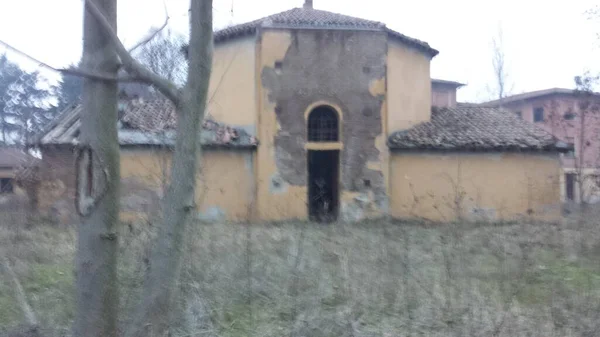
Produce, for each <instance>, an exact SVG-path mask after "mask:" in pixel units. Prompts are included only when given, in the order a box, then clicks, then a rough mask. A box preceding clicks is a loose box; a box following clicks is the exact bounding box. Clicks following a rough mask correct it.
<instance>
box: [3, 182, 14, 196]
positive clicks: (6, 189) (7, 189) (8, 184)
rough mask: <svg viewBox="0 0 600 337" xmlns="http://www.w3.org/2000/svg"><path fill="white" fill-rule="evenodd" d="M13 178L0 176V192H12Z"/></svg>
mask: <svg viewBox="0 0 600 337" xmlns="http://www.w3.org/2000/svg"><path fill="white" fill-rule="evenodd" d="M13 191H14V187H13V180H12V179H10V178H2V179H0V194H10V193H13Z"/></svg>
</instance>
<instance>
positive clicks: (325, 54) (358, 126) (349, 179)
mask: <svg viewBox="0 0 600 337" xmlns="http://www.w3.org/2000/svg"><path fill="white" fill-rule="evenodd" d="M386 60H387V36H386V34H385V33H382V32H358V31H334V30H314V31H307V30H304V31H303V30H300V31H292V43H291V44H290V47H289V48H288V50H287V52H286V54H285V57H284V59H283V60H281V63H279V62H278V63H279V64H278V67H277V69H275V68H273V67H265V68H263V70H262V74H261V78H262V84H263V86H264V87H265V88H266V89H267V90H268V91H269V100H270V102H271V103H274V104H275V105H276V109H275V113H276V116H277V122H278V124H279V125H280V128H279V131H278V132H277V133H276V135H275V139H274V144H275V162H276V166H277V169H278V173H279V176H280V177H281V179H283V180H284V181H285V182H286V183H288V184H290V185H293V186H306V185H307V159H306V158H307V157H306V151H305V149H304V145H305V143H306V141H307V139H306V123H305V116H304V113H305V110H306V109H307V108H308V107H309V106H310V105H311V104H313V103H314V102H317V101H327V102H331V103H332V104H335V105H337V106H339V107H340V108H341V109H342V114H343V118H342V119H343V121H342V125H341V132H342V141H343V144H344V148H343V150H342V152H341V156H340V160H341V163H340V164H341V181H340V182H341V188H342V189H343V190H344V191H351V192H362V193H365V192H368V191H371V192H372V193H373V194H374V198H375V202H376V204H377V205H386V204H387V195H386V189H385V182H384V177H383V173H382V171H381V169H378V168H376V167H375V166H374V165H368V163H369V162H371V163H373V162H378V161H380V160H381V157H380V153H379V150H378V149H377V148H376V145H375V141H376V138H377V137H378V136H380V135H381V134H382V132H383V130H382V115H381V111H382V105H383V102H384V100H385V90H381V88H380V87H379V88H377V90H374V89H375V88H374V87H377V84H379V85H381V83H385V81H384V80H385V76H386ZM365 181H368V182H369V183H368V184H365Z"/></svg>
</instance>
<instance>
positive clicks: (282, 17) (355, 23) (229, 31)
mask: <svg viewBox="0 0 600 337" xmlns="http://www.w3.org/2000/svg"><path fill="white" fill-rule="evenodd" d="M259 27H267V28H269V27H272V28H290V29H311V28H319V29H328V28H329V29H349V30H352V29H354V30H365V29H366V30H377V31H382V32H386V33H388V34H389V35H390V36H391V37H395V38H397V39H399V40H400V41H402V42H404V43H406V44H408V45H411V46H413V47H415V48H417V49H418V50H420V51H422V52H423V53H426V54H428V55H430V56H431V57H433V56H435V55H437V54H438V51H437V50H435V49H433V48H431V46H429V44H428V43H426V42H424V41H421V40H418V39H415V38H412V37H409V36H406V35H404V34H402V33H399V32H397V31H395V30H393V29H391V28H389V27H388V26H387V25H386V24H385V23H384V22H381V21H375V20H369V19H363V18H360V17H356V16H351V15H347V14H341V13H336V12H332V11H326V10H322V9H314V8H301V7H295V8H291V9H288V10H286V11H283V12H279V13H274V14H271V15H268V16H265V17H262V18H259V19H256V20H253V21H249V22H245V23H240V24H236V25H232V26H229V27H225V28H223V29H220V30H217V31H215V33H214V40H215V42H217V43H218V42H222V41H227V40H230V39H234V38H236V37H242V36H247V35H251V34H254V33H255V32H256V30H257V29H258V28H259Z"/></svg>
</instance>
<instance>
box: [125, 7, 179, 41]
mask: <svg viewBox="0 0 600 337" xmlns="http://www.w3.org/2000/svg"><path fill="white" fill-rule="evenodd" d="M163 5H164V7H165V22H164V23H163V24H162V26H160V27H159V28H158V29H157V30H155V31H154V32H151V33H150V34H148V36H146V38H145V39H143V40H141V41H140V42H138V43H136V44H135V45H134V46H133V47H131V48H129V50H128V51H129V52H130V53H131V52H133V51H134V50H136V49H138V48H139V47H141V46H143V45H145V44H146V43H148V42H150V41H152V39H154V38H155V37H156V35H158V33H160V32H162V31H163V30H164V29H165V28H166V27H167V25H168V24H169V19H171V17H169V10H168V9H167V3H166V2H165V1H163Z"/></svg>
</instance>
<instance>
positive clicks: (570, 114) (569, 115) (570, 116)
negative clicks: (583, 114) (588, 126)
mask: <svg viewBox="0 0 600 337" xmlns="http://www.w3.org/2000/svg"><path fill="white" fill-rule="evenodd" d="M563 118H564V119H565V120H566V121H572V120H574V119H575V113H573V112H571V111H567V112H565V114H564V115H563Z"/></svg>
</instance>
